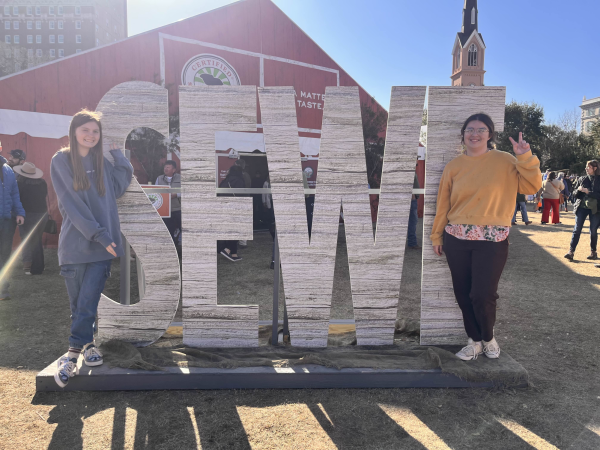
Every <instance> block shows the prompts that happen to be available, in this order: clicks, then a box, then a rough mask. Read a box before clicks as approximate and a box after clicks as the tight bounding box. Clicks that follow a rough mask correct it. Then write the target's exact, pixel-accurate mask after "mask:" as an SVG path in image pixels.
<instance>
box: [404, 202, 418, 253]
mask: <svg viewBox="0 0 600 450" xmlns="http://www.w3.org/2000/svg"><path fill="white" fill-rule="evenodd" d="M418 204H419V200H411V201H410V214H409V216H408V234H407V235H406V243H407V244H408V246H409V247H416V246H418V245H419V243H418V242H417V222H418V221H419V216H418V215H417V208H418Z"/></svg>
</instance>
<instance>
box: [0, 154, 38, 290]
mask: <svg viewBox="0 0 600 450" xmlns="http://www.w3.org/2000/svg"><path fill="white" fill-rule="evenodd" d="M1 149H2V146H0V151H1ZM26 159H27V155H26V154H25V152H24V151H23V150H20V149H13V150H11V151H10V152H9V153H8V158H4V157H3V156H0V164H1V166H2V167H1V170H0V180H1V183H0V189H1V196H2V199H1V201H0V208H1V209H2V217H1V220H0V225H1V227H2V228H1V234H0V239H1V241H0V269H3V270H5V268H6V269H8V267H6V266H7V264H9V261H10V260H11V256H12V247H13V240H14V235H15V231H16V229H17V228H18V229H19V235H20V237H21V242H22V246H21V248H20V255H16V257H19V256H20V259H21V262H22V264H23V270H24V271H25V274H27V275H39V274H41V273H42V272H43V271H44V249H43V245H42V236H43V233H44V230H45V227H46V222H47V220H48V206H47V196H48V186H47V184H46V181H44V179H43V178H42V177H43V175H44V173H43V172H42V171H41V170H40V169H38V168H37V167H36V166H35V164H33V163H32V162H28V161H26ZM8 289H9V277H8V276H2V277H0V300H9V299H10V296H9V292H8Z"/></svg>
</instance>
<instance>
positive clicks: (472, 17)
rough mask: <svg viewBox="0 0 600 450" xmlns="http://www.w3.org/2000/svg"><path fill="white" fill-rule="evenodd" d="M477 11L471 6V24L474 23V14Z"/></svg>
mask: <svg viewBox="0 0 600 450" xmlns="http://www.w3.org/2000/svg"><path fill="white" fill-rule="evenodd" d="M476 14H477V12H476V11H475V8H473V9H472V10H471V25H475V16H476Z"/></svg>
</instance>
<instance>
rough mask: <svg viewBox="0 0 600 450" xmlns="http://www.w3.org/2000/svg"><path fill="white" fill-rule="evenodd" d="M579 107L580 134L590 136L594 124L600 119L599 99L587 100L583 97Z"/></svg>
mask: <svg viewBox="0 0 600 450" xmlns="http://www.w3.org/2000/svg"><path fill="white" fill-rule="evenodd" d="M579 107H580V108H581V132H582V133H584V134H590V133H591V132H592V127H593V126H594V123H596V122H597V121H598V119H600V97H596V98H590V99H589V100H586V98H585V97H583V102H581V105H579Z"/></svg>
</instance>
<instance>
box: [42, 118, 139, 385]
mask: <svg viewBox="0 0 600 450" xmlns="http://www.w3.org/2000/svg"><path fill="white" fill-rule="evenodd" d="M103 149H104V144H103V142H102V124H101V122H100V114H98V113H95V112H91V111H87V110H83V111H80V112H78V113H77V114H75V116H73V120H72V121H71V125H70V127H69V146H68V147H65V148H63V149H61V150H60V151H58V152H57V153H56V155H54V157H53V158H52V164H51V165H50V175H51V176H52V184H53V186H54V190H55V191H56V195H57V197H58V208H59V210H60V213H61V215H62V217H63V223H62V226H61V231H60V236H59V240H58V262H59V264H60V274H61V275H62V276H63V277H64V279H65V282H66V285H67V292H68V294H69V300H70V303H71V336H70V337H69V352H68V354H67V356H63V357H62V358H61V359H60V360H59V361H58V365H57V368H56V372H55V374H54V379H55V380H56V383H57V384H58V385H59V386H61V387H65V386H66V385H67V383H68V382H69V379H70V378H71V377H73V376H74V375H76V374H77V360H78V358H79V355H80V354H81V353H83V360H84V363H85V364H86V365H88V366H99V365H101V364H102V363H103V360H102V354H101V353H100V351H99V350H98V349H97V348H96V346H95V345H94V328H95V321H96V312H97V310H98V303H99V301H100V295H101V293H102V290H103V289H104V284H105V283H106V279H107V278H108V277H109V276H110V265H111V260H112V259H113V258H116V257H117V256H122V255H123V254H124V250H123V242H122V240H121V229H120V224H119V215H118V212H117V198H119V197H121V196H122V195H123V194H124V193H125V190H126V189H127V187H128V186H129V184H130V183H131V177H132V175H133V167H132V166H131V163H130V162H129V161H128V160H127V158H125V156H124V155H123V153H122V152H121V150H119V149H118V148H117V147H116V146H115V145H113V144H111V145H110V147H109V151H110V153H111V155H112V156H113V158H114V165H113V164H111V163H110V162H109V161H108V160H107V159H106V158H105V157H104V153H103Z"/></svg>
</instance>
